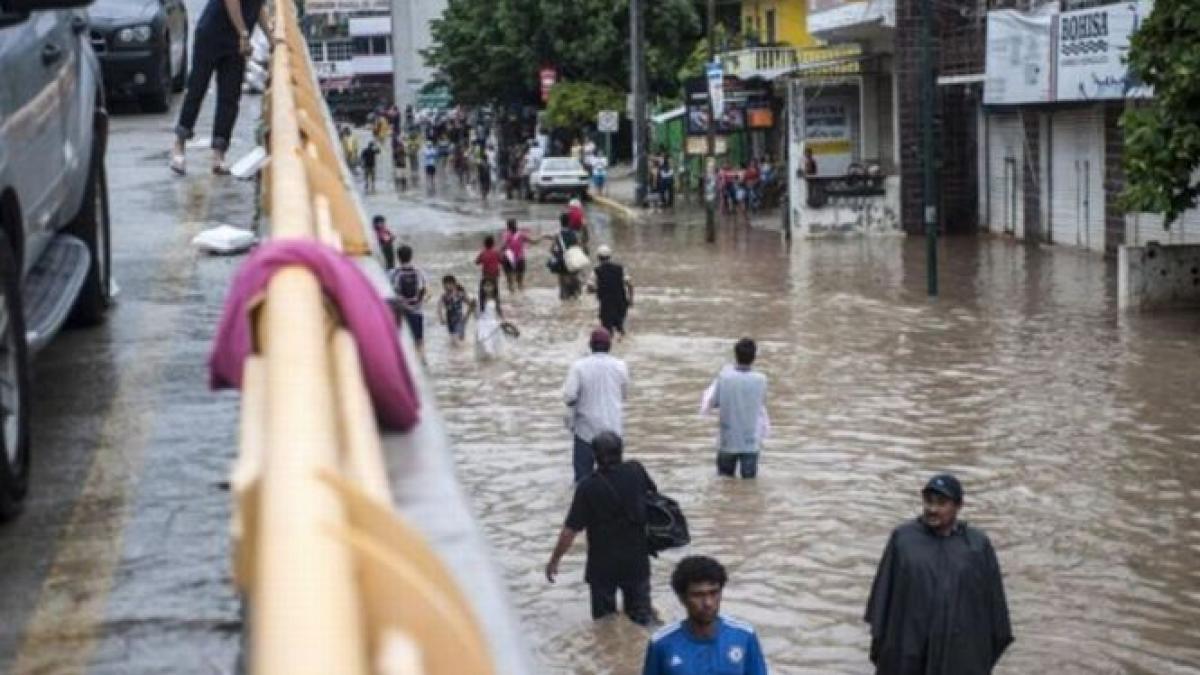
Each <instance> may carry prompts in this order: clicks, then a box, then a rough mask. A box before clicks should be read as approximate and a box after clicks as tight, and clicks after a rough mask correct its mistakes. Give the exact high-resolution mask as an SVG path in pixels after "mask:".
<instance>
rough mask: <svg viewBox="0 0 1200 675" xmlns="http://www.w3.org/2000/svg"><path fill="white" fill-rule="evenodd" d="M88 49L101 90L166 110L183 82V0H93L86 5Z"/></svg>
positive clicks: (185, 29)
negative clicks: (99, 75)
mask: <svg viewBox="0 0 1200 675" xmlns="http://www.w3.org/2000/svg"><path fill="white" fill-rule="evenodd" d="M88 18H89V23H90V31H89V32H90V35H91V40H92V49H94V50H95V51H96V55H97V56H99V57H100V68H101V70H102V71H103V73H104V85H105V91H106V92H107V93H108V94H109V95H110V96H113V95H121V96H134V97H137V98H138V99H139V100H140V101H141V104H142V107H143V108H144V109H145V110H147V111H148V112H166V111H167V108H169V107H170V105H171V93H172V92H177V91H183V86H184V84H185V82H186V80H187V65H188V63H187V44H188V43H187V41H188V15H187V7H185V6H184V4H183V1H182V0H95V2H94V3H93V4H92V6H91V7H90V8H89V9H88Z"/></svg>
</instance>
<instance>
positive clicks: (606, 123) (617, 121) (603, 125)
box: [596, 110, 621, 134]
mask: <svg viewBox="0 0 1200 675" xmlns="http://www.w3.org/2000/svg"><path fill="white" fill-rule="evenodd" d="M597 117H598V119H597V120H596V128H597V129H599V130H600V132H601V133H605V134H615V133H617V129H619V128H620V126H621V115H620V113H618V112H617V111H616V110H601V111H600V114H599V115H598V116H597Z"/></svg>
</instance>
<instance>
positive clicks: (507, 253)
mask: <svg viewBox="0 0 1200 675" xmlns="http://www.w3.org/2000/svg"><path fill="white" fill-rule="evenodd" d="M506 227H507V229H506V230H505V231H504V236H503V238H502V239H501V241H500V253H501V259H500V262H501V264H502V265H503V266H504V279H505V280H506V281H507V282H508V292H509V293H512V292H514V291H516V290H518V289H519V290H522V291H523V290H525V245H526V244H532V243H535V242H536V240H535V239H534V238H533V237H531V236H529V233H527V232H525V231H524V230H518V229H517V219H516V218H509V219H508V223H507V224H506Z"/></svg>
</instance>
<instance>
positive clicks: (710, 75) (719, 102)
mask: <svg viewBox="0 0 1200 675" xmlns="http://www.w3.org/2000/svg"><path fill="white" fill-rule="evenodd" d="M704 76H705V78H706V79H707V80H708V95H709V96H710V97H712V109H713V116H714V117H716V118H717V119H721V118H722V117H723V116H724V115H725V72H724V70H723V68H722V66H721V62H720V61H714V62H713V63H710V64H708V65H706V66H704Z"/></svg>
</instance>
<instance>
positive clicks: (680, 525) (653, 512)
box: [596, 469, 692, 557]
mask: <svg viewBox="0 0 1200 675" xmlns="http://www.w3.org/2000/svg"><path fill="white" fill-rule="evenodd" d="M643 471H644V469H643ZM596 477H598V478H599V479H600V480H602V481H604V484H605V485H606V486H608V491H609V492H611V493H612V496H613V498H614V499H616V500H617V504H618V505H619V506H620V507H621V510H622V511H623V512H624V513H625V517H626V518H628V519H629V522H631V523H633V524H634V525H641V526H642V527H643V528H645V532H646V548H647V549H648V550H649V551H650V555H652V556H655V557H657V556H658V553H659V551H665V550H667V549H669V548H679V547H680V546H687V545H688V544H690V543H691V542H692V537H691V535H690V534H688V524H687V518H686V517H685V516H684V515H683V509H681V508H679V502H677V501H675V500H674V499H671V498H670V497H668V496H666V495H664V494H663V493H661V492H655V491H654V490H646V495H645V500H646V521H645V522H644V523H640V522H638V520H637V519H636V518H634V517H633V516H632V515H631V514H630V513H629V510H628V509H627V508H625V503H624V502H623V501H621V495H620V494H618V493H617V489H616V488H614V487H613V485H612V483H610V482H608V479H607V478H605V477H604V474H602V473H600V472H599V471H597V472H596Z"/></svg>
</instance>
